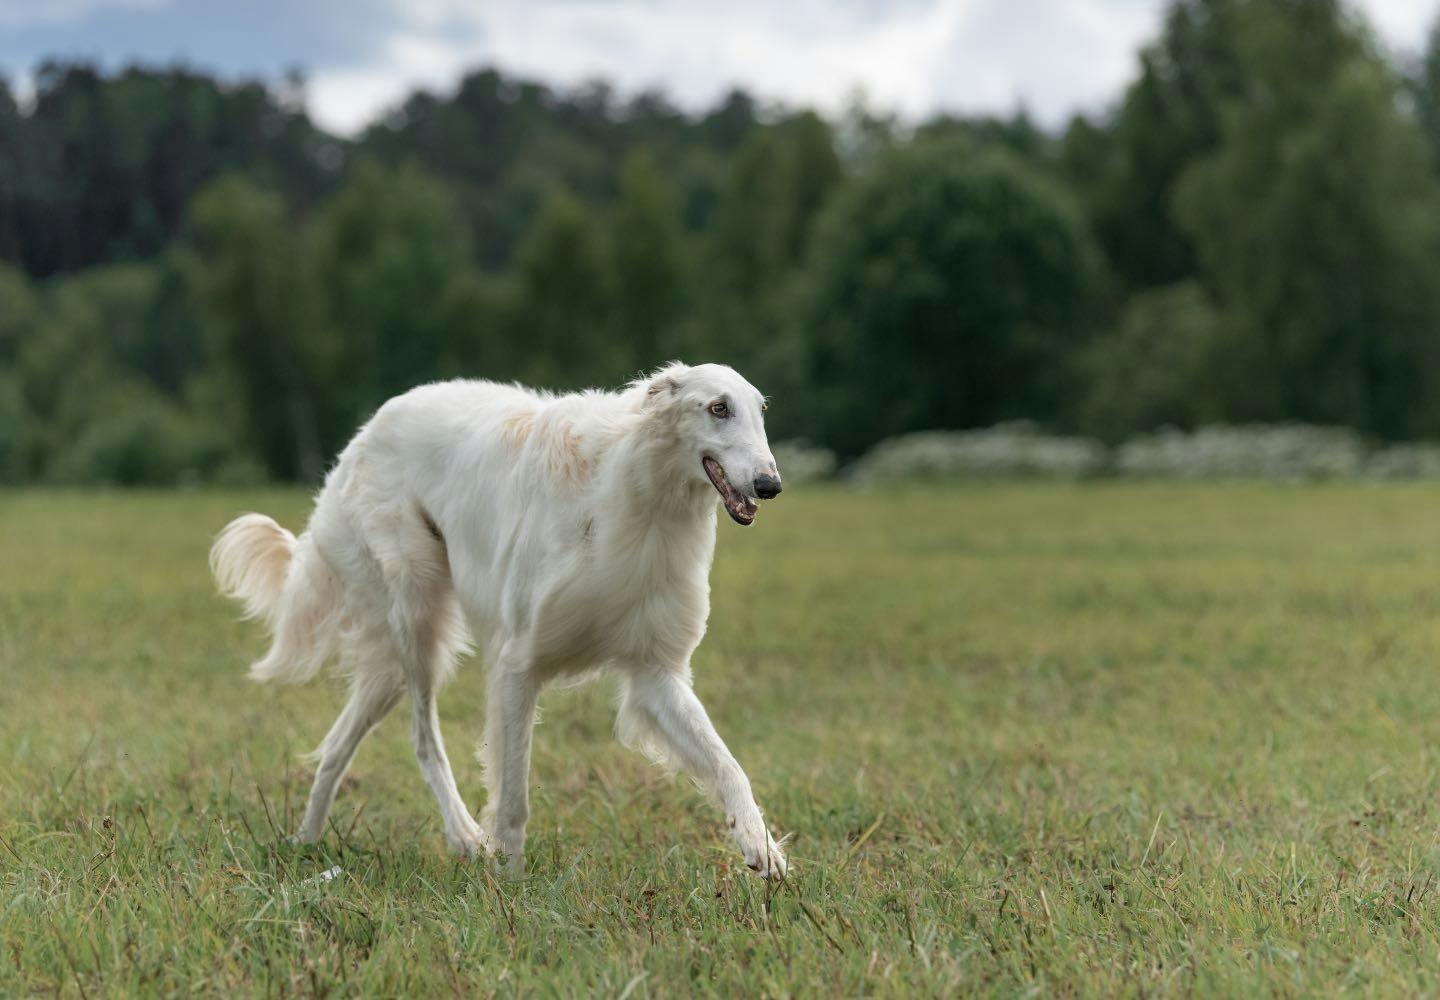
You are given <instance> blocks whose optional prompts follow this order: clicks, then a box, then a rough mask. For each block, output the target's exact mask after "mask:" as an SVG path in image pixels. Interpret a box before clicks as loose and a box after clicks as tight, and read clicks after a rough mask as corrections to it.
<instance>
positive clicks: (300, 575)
mask: <svg viewBox="0 0 1440 1000" xmlns="http://www.w3.org/2000/svg"><path fill="white" fill-rule="evenodd" d="M210 571H211V573H213V574H214V575H215V582H216V583H217V584H219V586H220V592H221V593H223V594H225V595H226V596H227V597H233V598H236V599H237V600H240V601H243V602H244V604H245V616H246V617H247V618H259V619H261V620H262V621H264V622H265V624H266V625H267V626H268V627H269V629H270V633H271V636H272V637H273V638H272V640H271V643H270V651H269V652H268V653H266V654H265V657H264V658H263V659H261V660H258V661H257V662H255V663H253V664H251V666H250V676H251V677H252V678H253V679H254V680H257V681H272V680H278V681H288V682H291V683H299V682H301V681H306V680H309V679H310V678H312V677H314V676H315V674H316V673H318V672H319V670H320V667H321V666H322V665H323V664H324V663H325V660H326V658H327V657H329V655H330V653H331V651H332V650H333V649H334V648H335V643H336V640H337V639H338V637H339V632H340V618H341V604H342V597H343V595H342V593H341V589H340V581H339V579H338V578H337V577H336V576H335V573H334V571H333V570H331V568H330V567H329V565H328V564H327V563H326V562H325V559H324V557H323V556H322V555H321V554H320V553H319V551H317V550H316V548H315V542H314V540H313V539H312V538H311V537H310V534H309V533H308V532H307V533H305V534H303V535H301V536H300V537H299V538H296V537H295V536H294V535H292V534H290V532H288V531H286V530H285V529H284V528H282V527H280V525H278V524H276V523H275V521H274V520H273V519H272V518H269V517H266V516H265V515H264V514H242V515H240V516H239V517H237V518H236V519H235V520H233V521H231V522H230V523H229V524H227V525H226V526H225V529H224V530H223V531H221V532H220V534H219V535H217V536H216V538H215V544H214V545H213V546H212V547H211V548H210Z"/></svg>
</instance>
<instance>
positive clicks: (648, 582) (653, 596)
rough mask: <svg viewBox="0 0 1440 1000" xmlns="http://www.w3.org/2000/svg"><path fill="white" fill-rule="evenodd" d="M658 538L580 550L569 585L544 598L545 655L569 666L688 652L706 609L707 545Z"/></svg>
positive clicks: (656, 659)
mask: <svg viewBox="0 0 1440 1000" xmlns="http://www.w3.org/2000/svg"><path fill="white" fill-rule="evenodd" d="M712 537H713V536H712ZM666 541H668V539H665V538H663V537H662V538H659V539H655V538H650V537H646V538H642V539H639V540H637V542H636V543H635V544H632V545H629V546H626V547H623V548H618V549H617V550H615V551H613V552H604V551H602V550H599V549H598V548H597V550H596V551H594V552H591V553H587V554H586V558H585V560H584V562H585V566H584V568H583V570H582V571H581V572H580V573H579V574H578V575H577V577H576V578H575V579H574V580H573V581H571V585H569V586H565V587H561V588H558V589H557V591H556V592H555V594H554V595H553V600H551V601H547V602H546V605H547V606H546V608H545V613H544V615H543V618H544V621H543V622H542V623H541V629H540V632H541V633H542V634H543V635H544V636H545V637H546V639H547V641H546V642H545V643H544V645H545V646H546V647H548V654H549V655H548V656H547V657H546V658H547V659H550V660H552V661H554V662H555V663H556V664H557V665H558V664H560V663H565V664H573V665H575V666H577V667H582V666H590V665H594V664H597V663H600V662H605V661H623V662H633V663H674V662H681V661H683V660H685V659H686V658H688V657H689V655H690V653H691V652H693V651H694V648H695V646H696V645H697V644H698V643H699V641H700V638H701V637H702V636H703V635H704V633H705V621H706V618H707V617H708V616H709V613H710V584H709V569H710V550H709V549H706V548H704V547H702V546H700V545H696V544H691V545H688V546H677V545H673V544H672V545H666V544H664V543H665V542H666Z"/></svg>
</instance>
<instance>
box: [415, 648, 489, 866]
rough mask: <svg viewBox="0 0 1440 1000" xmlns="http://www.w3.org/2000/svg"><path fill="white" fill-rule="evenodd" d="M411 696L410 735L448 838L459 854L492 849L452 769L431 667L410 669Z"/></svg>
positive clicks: (474, 853) (448, 842)
mask: <svg viewBox="0 0 1440 1000" xmlns="http://www.w3.org/2000/svg"><path fill="white" fill-rule="evenodd" d="M409 681H410V700H411V708H412V717H411V738H412V739H413V740H414V743H415V758H416V760H418V761H419V762H420V773H421V774H423V775H424V776H425V783H426V784H427V785H429V786H430V790H431V791H432V792H434V793H435V800H436V801H437V802H438V803H439V804H440V819H441V822H442V823H444V825H445V842H446V843H447V844H449V846H450V849H451V850H452V851H454V852H456V853H457V854H462V855H464V856H466V857H473V856H475V855H476V854H479V853H480V852H482V851H485V852H489V850H490V849H491V848H490V841H489V838H488V837H486V835H485V831H484V830H482V829H481V828H480V824H479V823H477V822H475V820H474V818H473V817H471V815H470V811H469V810H468V809H467V808H466V807H465V801H464V799H462V798H461V797H460V790H459V789H458V788H457V787H456V786H455V774H454V772H453V771H452V770H451V769H450V758H449V757H447V756H446V754H445V740H444V738H443V737H442V736H441V735H440V717H439V713H438V711H437V709H436V699H435V695H436V690H435V689H436V685H435V684H434V677H433V676H432V675H431V674H430V672H429V671H425V670H413V671H411V672H410V677H409Z"/></svg>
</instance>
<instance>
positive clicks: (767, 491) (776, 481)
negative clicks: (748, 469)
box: [755, 476, 780, 500]
mask: <svg viewBox="0 0 1440 1000" xmlns="http://www.w3.org/2000/svg"><path fill="white" fill-rule="evenodd" d="M755 495H756V496H757V497H759V498H760V499H761V500H774V499H775V498H776V497H778V496H779V495H780V477H779V476H756V477H755Z"/></svg>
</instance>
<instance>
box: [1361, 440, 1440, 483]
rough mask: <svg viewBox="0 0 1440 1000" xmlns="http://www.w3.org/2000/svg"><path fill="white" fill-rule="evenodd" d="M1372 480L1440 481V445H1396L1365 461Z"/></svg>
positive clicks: (1375, 453) (1383, 449) (1376, 453)
mask: <svg viewBox="0 0 1440 1000" xmlns="http://www.w3.org/2000/svg"><path fill="white" fill-rule="evenodd" d="M1364 475H1365V476H1366V477H1368V478H1370V479H1440V444H1428V443H1427V444H1394V445H1390V446H1389V447H1388V448H1381V449H1379V450H1377V451H1375V452H1374V453H1373V454H1371V455H1370V457H1369V458H1367V459H1366V460H1365V469H1364Z"/></svg>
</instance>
